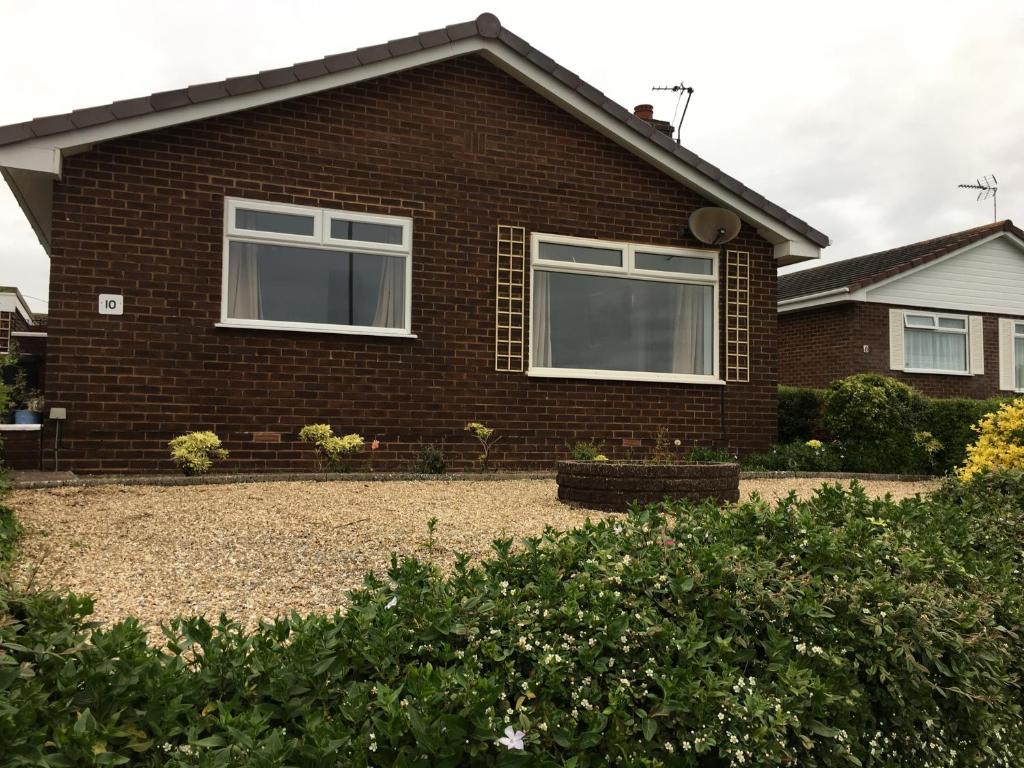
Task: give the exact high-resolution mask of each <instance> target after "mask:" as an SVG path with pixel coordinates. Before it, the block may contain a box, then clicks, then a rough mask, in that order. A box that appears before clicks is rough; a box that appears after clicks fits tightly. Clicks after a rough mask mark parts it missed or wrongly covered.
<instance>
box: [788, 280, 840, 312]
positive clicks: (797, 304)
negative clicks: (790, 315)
mask: <svg viewBox="0 0 1024 768" xmlns="http://www.w3.org/2000/svg"><path fill="white" fill-rule="evenodd" d="M849 293H850V286H848V285H844V286H843V287H842V288H833V289H832V290H830V291H821V292H820V293H810V294H808V295H806V296H797V297H795V298H792V299H783V300H782V301H780V302H779V303H778V310H779V312H787V311H790V310H794V309H800V308H802V307H803V306H804V305H807V306H815V305H817V304H828V303H830V301H822V299H830V300H832V301H834V300H835V299H833V298H832V297H837V296H842V295H844V294H849Z"/></svg>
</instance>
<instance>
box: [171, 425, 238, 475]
mask: <svg viewBox="0 0 1024 768" xmlns="http://www.w3.org/2000/svg"><path fill="white" fill-rule="evenodd" d="M167 445H168V447H169V448H170V449H171V461H173V462H174V463H175V464H176V465H177V467H178V469H180V470H181V471H182V473H183V474H185V475H205V474H206V473H207V472H209V471H210V470H211V469H212V468H213V462H214V461H217V460H220V459H226V458H227V457H228V452H227V451H226V450H225V449H224V448H223V447H221V444H220V438H219V437H217V435H216V434H214V433H213V432H208V431H207V432H189V433H187V434H184V435H179V436H178V437H176V438H174V439H173V440H171V441H170V442H169V443H168V444H167Z"/></svg>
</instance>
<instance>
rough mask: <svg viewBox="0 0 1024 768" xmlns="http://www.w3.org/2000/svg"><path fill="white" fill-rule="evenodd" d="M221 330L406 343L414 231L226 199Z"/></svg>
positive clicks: (391, 222) (361, 218) (400, 224)
mask: <svg viewBox="0 0 1024 768" xmlns="http://www.w3.org/2000/svg"><path fill="white" fill-rule="evenodd" d="M225 216H226V224H225V237H224V285H223V296H222V310H221V323H222V324H223V325H231V326H242V327H253V328H279V329H290V330H303V331H328V332H338V333H365V334H377V335H392V336H394V335H409V334H410V324H409V314H410V312H409V308H410V290H409V286H410V279H411V275H412V264H411V260H412V247H411V246H412V221H411V220H410V219H405V218H400V217H395V216H372V215H369V214H363V213H352V212H346V211H331V210H324V209H320V208H307V207H304V206H295V205H281V204H276V203H265V202H258V201H252V200H240V199H235V198H228V199H227V200H226V202H225Z"/></svg>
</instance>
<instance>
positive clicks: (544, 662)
mask: <svg viewBox="0 0 1024 768" xmlns="http://www.w3.org/2000/svg"><path fill="white" fill-rule="evenodd" d="M991 496H992V500H983V502H982V503H977V500H971V498H969V497H968V496H966V495H965V496H963V497H957V498H950V499H946V500H944V501H941V502H940V501H936V500H931V499H910V500H907V501H903V502H900V503H895V502H892V501H886V500H872V499H869V498H868V497H866V496H865V494H864V493H863V492H862V491H860V490H859V489H857V488H856V487H855V488H854V490H852V491H844V490H842V489H841V488H839V487H836V486H833V487H824V488H823V489H822V490H821V491H820V492H819V493H818V495H816V496H815V497H814V498H812V499H811V500H808V501H798V500H797V499H796V498H795V497H790V498H788V499H783V500H781V501H779V502H778V503H776V504H768V503H765V502H762V501H760V500H756V499H755V500H751V501H747V502H745V503H742V504H740V505H738V506H736V507H733V508H727V509H724V510H723V509H719V508H716V507H715V506H713V505H710V504H707V505H702V506H685V505H680V506H666V507H661V508H653V509H648V510H642V511H637V512H635V513H633V514H631V515H629V516H628V517H619V518H614V519H606V520H602V521H601V522H599V523H596V524H587V525H586V526H585V527H583V528H581V529H579V530H574V531H568V532H555V531H549V532H547V533H546V534H545V535H544V536H543V537H542V538H540V539H532V540H528V541H527V542H526V543H525V545H524V546H521V547H519V548H517V549H515V550H513V548H512V546H511V541H499V542H496V543H495V550H496V552H495V555H494V556H493V557H492V558H491V559H490V560H487V561H485V562H483V563H482V564H481V565H480V566H479V567H475V568H473V567H470V566H469V564H468V562H467V560H466V559H465V558H459V559H458V561H457V563H456V565H455V567H454V570H453V572H452V574H451V576H450V577H444V576H443V575H442V574H440V573H439V572H438V571H437V570H435V569H433V568H431V567H428V566H426V565H424V564H422V563H419V562H417V561H415V560H412V559H409V560H403V561H402V562H395V563H394V564H393V566H392V568H391V570H390V573H389V576H390V581H389V582H388V583H383V582H379V581H374V580H372V579H371V580H369V581H368V583H367V587H366V588H365V589H363V590H360V591H357V592H355V593H354V594H353V595H352V602H351V607H350V608H349V610H348V611H347V613H346V614H344V615H334V616H311V617H308V618H300V617H298V616H292V617H290V618H284V619H280V620H278V621H276V622H274V623H267V624H264V625H263V626H261V627H260V628H259V629H257V630H256V631H254V632H251V633H250V632H246V631H244V630H243V629H242V628H241V627H239V626H238V625H237V624H235V623H232V622H230V621H228V620H226V619H222V620H221V621H220V622H219V623H218V624H216V625H213V626H211V625H210V624H208V623H207V622H205V621H203V620H197V619H189V620H179V621H175V622H173V623H172V625H171V627H170V628H169V629H168V635H169V637H168V640H167V642H166V645H165V647H164V648H163V649H156V648H152V647H150V646H149V645H147V642H146V636H145V634H144V633H143V632H142V630H141V629H140V628H139V627H138V625H137V624H135V623H134V622H131V621H129V622H125V623H123V624H120V625H117V626H116V627H114V628H113V629H110V630H107V631H97V632H95V633H93V634H92V635H91V637H90V636H89V635H88V631H89V625H88V624H87V623H86V618H87V616H88V613H89V611H90V609H91V604H90V603H89V601H88V600H87V599H84V598H76V597H73V596H67V597H63V598H54V597H47V596H39V595H36V596H24V595H10V594H9V595H7V596H6V597H4V599H3V608H5V609H6V612H7V614H8V619H7V620H6V621H0V643H2V647H3V650H4V653H0V744H3V745H4V749H3V751H2V756H0V764H4V765H53V766H56V765H93V764H95V765H117V764H121V763H129V762H130V763H132V764H137V765H146V766H164V765H166V766H185V765H201V766H214V765H238V766H242V765H244V766H254V767H259V766H267V767H268V768H269V767H270V766H275V767H276V766H281V765H290V766H335V765H346V766H357V767H359V766H367V765H397V766H414V765H415V766H428V765H430V766H492V765H493V766H574V767H575V768H589V767H592V766H607V765H609V764H614V765H619V764H621V765H633V766H659V765H670V766H676V765H679V766H740V765H742V766H744V768H746V767H747V766H758V767H764V768H769V767H770V768H778V766H782V765H804V766H817V767H818V768H839V767H840V766H841V767H842V768H850V766H865V767H867V768H892V767H894V766H910V765H943V766H947V765H948V766H969V765H971V766H973V765H1002V766H1021V765H1022V764H1024V752H1022V747H1021V743H1020V739H1019V735H1020V733H1022V732H1024V718H1022V707H1024V696H1022V693H1021V686H1020V683H1021V680H1022V675H1024V639H1022V638H1024V634H1022V632H1021V623H1022V602H1024V601H1022V596H1021V580H1020V578H1019V572H1018V571H1017V570H1016V569H1019V568H1020V561H1019V558H1020V551H1021V546H1020V543H1021V542H1020V541H1017V540H1015V539H1014V538H1013V537H1015V536H1018V535H1019V533H1020V531H1021V530H1024V528H1022V525H1021V516H1022V514H1024V513H1022V512H1021V510H1020V508H1019V506H1017V505H1007V504H1005V503H1004V502H1003V500H1004V499H1005V498H1007V497H1006V496H999V495H996V494H991ZM506 728H510V729H512V732H513V733H512V736H513V740H515V738H516V737H517V734H516V733H515V732H516V731H518V732H521V738H522V742H523V750H519V749H514V750H509V749H507V748H506V746H505V745H502V744H500V743H499V742H498V740H499V739H500V738H503V734H504V733H505V731H506Z"/></svg>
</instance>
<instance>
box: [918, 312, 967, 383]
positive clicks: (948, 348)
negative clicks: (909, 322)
mask: <svg viewBox="0 0 1024 768" xmlns="http://www.w3.org/2000/svg"><path fill="white" fill-rule="evenodd" d="M908 317H909V316H908ZM904 339H905V345H904V346H905V348H906V349H905V354H906V364H907V367H908V368H920V369H923V370H930V371H954V372H958V373H962V372H966V371H967V334H966V333H942V332H941V331H935V330H918V329H913V328H908V329H907V330H906V333H905V336H904Z"/></svg>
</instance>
